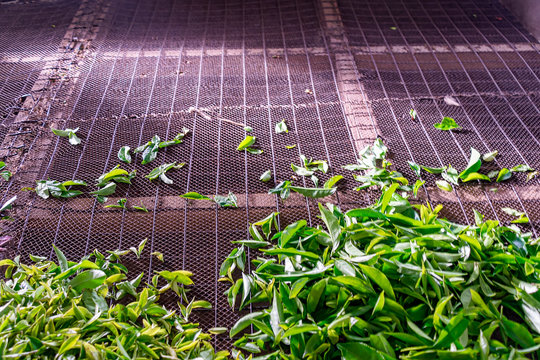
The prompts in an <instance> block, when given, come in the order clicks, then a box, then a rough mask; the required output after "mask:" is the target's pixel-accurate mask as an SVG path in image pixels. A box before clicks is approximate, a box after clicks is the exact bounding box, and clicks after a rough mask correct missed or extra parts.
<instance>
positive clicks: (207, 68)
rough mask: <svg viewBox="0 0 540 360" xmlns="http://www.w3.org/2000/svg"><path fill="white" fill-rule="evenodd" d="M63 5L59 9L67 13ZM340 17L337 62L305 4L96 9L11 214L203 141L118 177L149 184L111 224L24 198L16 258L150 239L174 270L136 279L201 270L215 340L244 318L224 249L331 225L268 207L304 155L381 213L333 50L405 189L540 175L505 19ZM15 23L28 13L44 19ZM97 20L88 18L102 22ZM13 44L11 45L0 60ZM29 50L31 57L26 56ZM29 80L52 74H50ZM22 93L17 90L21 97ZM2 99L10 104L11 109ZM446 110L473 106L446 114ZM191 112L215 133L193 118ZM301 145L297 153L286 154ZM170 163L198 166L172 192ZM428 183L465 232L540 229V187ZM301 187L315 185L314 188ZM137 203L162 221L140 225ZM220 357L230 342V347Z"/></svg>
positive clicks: (395, 3) (83, 208)
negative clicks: (359, 158)
mask: <svg viewBox="0 0 540 360" xmlns="http://www.w3.org/2000/svg"><path fill="white" fill-rule="evenodd" d="M40 4H41V3H40ZM44 4H48V2H44V3H43V5H42V6H44V7H45V5H44ZM51 4H52V5H47V6H51V7H52V6H64V5H66V4H64V3H63V2H61V1H59V2H52V3H51ZM85 4H86V5H85ZM338 4H339V10H340V13H341V18H342V20H343V25H344V29H345V35H346V37H347V38H348V44H349V45H350V47H347V48H346V49H345V48H342V49H335V46H334V47H333V45H332V44H331V42H330V41H329V39H331V36H330V35H329V33H328V29H327V28H326V25H325V21H324V19H323V17H324V15H323V14H322V13H321V7H320V4H319V3H318V2H315V1H310V0H296V1H286V0H277V1H258V0H246V1H239V0H227V1H225V0H222V1H214V0H206V1H195V0H193V1H169V0H159V1H148V0H138V1H131V0H121V1H114V2H113V1H111V2H108V1H102V2H101V3H100V4H98V5H96V6H98V8H97V10H96V9H95V10H94V11H98V10H99V11H102V12H103V13H102V14H101V13H99V14H98V16H94V18H93V19H94V20H91V21H90V20H89V21H90V22H91V23H92V24H93V23H94V22H95V23H96V24H98V23H99V26H98V25H95V26H94V25H92V26H89V27H88V26H87V28H91V29H93V30H92V32H91V33H92V34H94V35H95V37H94V38H93V40H92V41H91V45H90V46H89V47H88V48H87V49H86V50H85V52H84V54H83V55H81V60H80V61H78V62H77V66H73V67H70V68H69V69H68V70H66V71H68V73H69V74H70V76H72V80H71V81H69V82H66V83H63V84H62V86H58V87H57V88H55V92H54V94H52V96H51V101H49V102H48V103H47V107H45V110H44V111H43V113H39V114H33V115H30V116H29V119H36V118H37V119H38V120H39V121H43V124H41V125H40V126H39V127H37V128H34V130H32V131H33V135H34V137H32V138H31V144H30V146H29V147H28V150H27V151H26V152H25V155H24V156H23V157H22V159H23V160H21V162H22V163H21V165H20V166H19V170H18V171H17V174H16V176H15V177H14V178H13V180H12V181H11V182H10V183H9V188H8V191H4V193H5V194H4V198H8V197H7V196H8V195H12V194H14V193H16V192H17V191H18V189H20V188H21V187H23V186H31V184H33V182H34V180H38V179H46V178H51V179H56V180H67V179H84V180H86V181H88V182H89V183H92V184H93V180H94V179H97V178H98V177H99V176H100V175H101V174H102V173H104V172H106V171H108V170H110V169H111V168H112V167H114V166H115V165H116V164H118V159H117V157H116V154H117V151H118V149H119V148H120V147H121V146H123V145H129V146H131V147H132V148H135V147H136V146H138V145H140V144H143V143H145V142H146V141H148V140H149V139H150V138H151V137H152V136H153V135H155V134H158V135H159V136H160V137H161V138H162V139H171V138H172V137H174V135H176V134H177V133H178V132H179V131H180V130H181V129H182V127H187V128H189V129H190V130H191V131H192V133H191V134H190V135H189V136H188V137H187V138H186V139H185V141H184V143H183V144H180V145H176V146H173V147H169V148H167V149H163V150H161V151H160V152H159V155H158V157H157V159H156V160H154V162H152V163H151V164H149V165H141V164H140V158H139V157H135V159H134V161H133V162H132V164H129V165H128V164H122V167H123V168H125V169H126V170H136V171H137V174H138V176H137V177H136V178H135V179H134V180H133V184H131V185H127V184H121V185H119V186H118V188H117V191H116V193H115V194H114V197H110V198H109V200H108V203H115V202H116V200H118V199H119V198H127V203H128V209H125V210H124V209H106V208H104V207H103V205H101V204H99V203H97V202H96V200H95V199H94V198H93V197H91V196H89V195H82V196H79V197H77V198H75V199H70V200H68V201H64V200H57V199H48V200H43V199H41V198H39V197H36V196H35V195H34V194H31V193H28V194H27V195H26V197H23V196H22V195H20V196H21V199H22V201H26V203H25V204H24V205H19V206H18V213H17V214H18V217H16V219H15V222H13V223H12V224H10V225H9V226H7V227H6V228H5V229H4V231H6V232H8V233H9V234H10V236H12V238H13V241H12V244H11V250H12V252H13V253H19V254H21V255H23V256H27V255H28V254H30V253H32V254H39V255H49V256H52V253H51V250H52V245H53V244H55V245H56V246H58V247H60V248H61V249H62V250H63V251H65V253H66V255H68V257H71V258H77V257H80V256H83V255H85V254H88V253H89V252H90V251H92V250H93V249H96V248H97V249H100V250H106V249H111V248H128V247H130V246H135V245H137V244H138V243H139V242H140V241H141V240H142V239H143V238H146V237H147V238H148V239H149V241H148V245H147V247H148V248H150V249H151V251H160V252H162V253H163V254H164V255H165V262H164V263H161V262H159V261H156V259H152V258H151V257H150V256H149V255H148V254H149V253H150V251H147V252H145V253H146V255H145V256H143V257H142V258H141V259H140V260H135V259H130V260H128V266H129V268H130V269H131V270H132V271H133V273H136V272H140V271H144V272H145V273H146V274H148V276H151V274H152V273H153V271H154V270H161V269H178V268H185V269H189V270H191V271H193V272H194V274H195V275H194V280H195V283H196V285H195V286H194V288H193V291H192V294H193V295H194V296H196V297H197V298H201V299H207V300H210V301H212V302H214V303H215V308H214V309H213V310H211V311H204V312H200V313H197V314H196V317H197V320H200V321H201V322H202V323H203V325H204V326H205V327H212V326H216V325H217V326H230V325H231V324H232V323H233V321H234V320H235V319H236V318H237V317H238V316H239V314H237V313H233V312H232V311H231V310H230V309H229V307H228V306H227V304H226V303H225V302H226V299H225V298H224V296H222V293H223V291H224V290H225V288H226V286H225V285H223V284H219V283H217V282H216V280H217V277H218V269H219V265H220V264H221V262H222V260H223V259H224V257H225V256H226V255H227V254H228V253H229V252H230V250H231V249H232V244H231V243H230V241H231V240H239V239H242V238H246V237H247V236H248V234H247V228H248V224H249V223H251V222H254V221H256V220H260V219H262V218H264V217H265V216H267V215H268V214H269V213H270V212H272V211H279V212H280V216H279V221H280V223H281V224H284V225H285V224H288V223H290V222H292V221H295V220H297V219H299V218H305V219H308V221H309V223H310V224H312V225H314V224H318V223H320V220H319V219H318V218H317V217H316V214H317V213H318V210H317V202H316V201H314V200H306V199H304V198H303V197H301V196H297V194H293V195H292V196H291V198H290V199H289V200H288V201H287V202H285V203H283V202H279V201H277V198H276V197H275V196H273V195H268V194H267V192H268V189H269V188H271V187H273V186H274V184H277V183H278V182H279V181H282V180H287V179H290V177H291V174H292V172H291V167H290V164H291V163H296V164H298V163H299V155H300V154H305V155H307V156H310V157H313V158H315V159H322V160H327V161H328V162H329V165H330V166H331V169H332V174H327V175H325V176H321V180H320V181H321V183H323V182H324V181H325V180H326V179H327V178H328V177H329V176H331V175H334V174H344V175H345V176H346V178H345V180H344V181H343V183H342V184H340V191H339V192H338V194H337V195H335V196H333V197H331V198H330V199H329V201H331V202H334V203H337V204H339V205H340V206H342V208H344V209H348V208H352V207H358V206H362V205H366V204H368V203H370V202H372V201H374V199H376V197H377V193H376V192H361V193H359V192H355V191H353V190H352V189H353V188H354V186H355V184H354V180H353V179H352V177H351V175H350V173H348V172H346V171H343V169H342V168H341V166H342V165H345V164H349V163H353V162H354V161H355V157H356V155H355V154H356V150H357V149H355V147H354V145H353V144H355V142H353V141H352V140H353V139H352V135H351V134H352V132H351V131H350V130H351V129H350V126H349V125H348V122H350V119H348V118H347V116H346V115H345V113H344V100H343V99H344V96H343V94H342V89H343V87H341V84H340V83H339V82H340V81H341V80H340V79H341V78H340V73H339V72H340V71H341V70H340V68H339V67H338V66H337V61H336V56H335V55H336V53H335V52H338V51H339V52H340V54H341V52H344V53H347V52H349V53H351V54H352V55H353V60H354V61H353V66H355V68H354V69H353V70H354V72H355V73H356V74H358V79H354V82H355V83H356V82H358V85H359V86H361V87H362V88H363V89H364V90H363V91H365V95H366V97H367V101H366V99H358V100H357V101H358V103H359V104H360V103H362V104H366V106H367V108H369V109H367V108H366V109H367V110H366V111H369V112H371V113H373V115H374V119H375V121H376V122H377V125H378V126H379V128H380V132H381V135H382V136H383V137H384V139H385V140H386V142H387V144H388V146H389V148H390V149H391V150H392V157H393V161H394V162H395V164H396V166H397V168H398V169H399V170H401V171H403V172H405V173H406V174H407V175H408V177H409V178H411V179H412V178H413V174H412V173H411V172H410V171H409V170H408V166H407V165H406V161H407V160H415V161H417V162H418V163H421V164H426V165H434V166H435V165H441V164H445V165H446V164H448V163H451V164H452V165H453V166H454V167H457V168H462V167H464V166H465V165H466V162H467V157H468V152H469V148H470V147H471V146H473V147H475V148H477V149H478V150H480V151H482V152H486V151H488V150H493V149H497V150H499V152H500V153H501V156H500V159H499V160H498V161H499V164H498V165H499V166H513V165H516V164H517V163H527V164H529V165H530V166H531V167H538V166H540V164H539V160H538V159H539V156H538V155H539V147H538V135H539V128H538V125H536V122H535V119H537V118H538V108H537V106H538V105H539V104H538V89H539V87H538V84H539V81H538V76H540V69H539V67H538V64H539V57H538V50H537V48H536V43H533V41H532V39H531V38H530V37H529V36H528V35H527V34H526V33H525V32H524V31H523V30H522V29H521V28H520V27H519V25H518V24H516V23H515V22H514V21H513V20H512V19H511V18H509V16H508V14H507V13H506V12H504V10H503V9H501V8H500V7H499V6H497V5H495V4H493V5H492V4H489V3H488V4H486V3H485V2H481V1H457V0H456V1H450V2H445V3H444V4H439V3H438V2H436V1H430V2H428V3H426V2H420V0H410V1H409V0H407V1H405V0H403V1H400V0H392V1H390V0H388V1H384V2H381V1H375V0H373V1H367V0H364V1H353V0H342V1H341V0H340V1H339V2H338ZM79 5H80V6H82V7H84V6H87V2H84V1H83V2H82V3H81V4H72V5H70V8H71V7H72V6H73V8H74V10H73V12H72V13H71V15H69V14H66V13H65V12H62V19H66V20H65V23H66V24H68V23H69V22H70V21H71V17H73V13H74V11H75V10H77V8H78V6H79ZM443 5H444V7H443ZM17 6H20V7H21V10H20V11H21V14H24V13H23V12H22V11H26V12H38V11H40V10H38V9H40V8H39V7H38V8H30V7H28V5H22V4H21V5H17ZM88 6H90V5H88ZM1 9H2V7H0V10H1ZM56 9H57V10H58V8H56ZM91 9H92V8H91V7H90V10H88V11H83V12H82V13H83V15H82V17H83V18H84V16H85V14H86V15H88V16H90V15H92V14H93V12H92V11H91ZM94 15H95V14H94ZM6 17H7V15H6V14H4V13H2V14H0V19H3V20H2V24H4V22H8V21H11V20H9V19H7V18H6ZM4 18H5V19H4ZM498 18H501V19H502V20H498ZM81 19H82V18H81ZM457 19H459V21H458V20H457ZM73 21H74V22H78V21H81V22H83V21H84V20H78V19H77V18H74V20H73ZM55 22H56V27H55V28H54V29H59V24H60V21H55ZM9 23H10V24H11V22H9ZM43 23H45V22H43ZM441 23H442V24H444V26H443V27H440V24H441ZM40 26H43V27H45V25H44V24H41V25H40ZM66 26H67V25H66ZM36 29H39V27H36V28H35V29H33V30H35V31H38V30H36ZM47 30H50V29H49V28H48V27H47ZM25 31H30V30H28V29H26V30H25ZM40 31H43V32H44V31H45V29H42V30H40ZM39 34H41V33H39ZM21 36H22V35H21ZM25 36H27V37H30V35H29V34H26V35H25ZM35 36H36V37H38V39H39V36H42V35H35ZM59 39H60V38H59ZM6 41H7V40H5V39H4V38H2V39H0V48H2V46H7V45H5V42H6ZM36 41H37V40H36ZM55 46H56V47H58V44H56V45H55ZM56 47H52V49H53V50H55V49H56ZM28 48H29V47H27V46H24V47H23V48H22V49H24V50H25V53H26V52H27V49H28ZM53 50H51V51H53ZM40 51H43V50H40ZM64 55H65V54H64ZM67 55H69V56H72V57H76V56H78V55H76V54H71V53H69V54H67ZM43 56H45V55H43ZM66 61H67V60H66ZM0 66H3V63H0ZM6 66H8V65H6ZM9 66H11V65H9ZM35 66H36V69H39V70H40V71H41V70H42V67H43V65H39V64H37V65H35ZM39 66H41V67H39ZM0 76H3V75H0ZM0 80H2V79H0ZM3 81H4V82H5V83H6V84H7V83H10V84H11V83H12V82H14V81H13V79H11V78H5V79H4V80H3ZM29 86H31V84H30V85H29ZM306 90H307V91H306ZM23 92H24V91H23V90H18V91H17V94H16V96H17V95H19V94H22V93H23ZM4 94H7V93H6V92H4V91H3V90H0V96H4ZM446 95H452V96H454V97H455V98H456V99H458V101H459V102H460V104H461V106H459V107H455V106H450V105H447V104H446V103H445V102H444V101H443V98H444V96H446ZM6 96H7V97H9V96H11V95H9V96H8V95H6ZM0 99H3V98H2V97H0ZM193 106H194V107H196V108H199V109H201V110H202V111H204V112H206V113H207V114H209V115H211V116H212V118H213V120H206V119H205V118H203V117H201V116H197V115H195V114H194V113H190V112H189V111H188V109H189V108H190V107H193ZM411 108H415V109H416V110H417V112H418V114H419V121H418V122H416V123H413V122H411V121H410V120H409V119H408V113H409V110H410V109H411ZM443 115H444V116H451V117H454V118H455V119H457V121H458V122H459V123H460V124H461V125H462V126H463V127H464V128H465V129H466V130H463V131H461V132H459V133H456V134H449V133H441V132H438V131H437V130H435V129H434V128H433V127H432V126H431V124H432V123H433V122H435V121H437V122H438V121H439V120H440V119H441V117H442V116H443ZM220 118H223V119H228V120H232V121H235V122H237V123H240V124H245V125H247V126H251V127H252V128H253V129H254V133H253V135H255V136H257V145H258V146H259V147H260V148H262V149H264V153H263V154H262V155H251V154H247V153H243V152H238V151H236V147H237V145H238V144H239V143H240V141H241V140H242V139H243V138H244V136H245V133H244V130H243V129H242V127H241V126H236V125H231V124H230V123H228V122H225V121H221V120H219V119H220ZM282 119H286V121H287V124H288V127H289V130H290V131H289V133H288V134H275V133H274V126H275V124H276V123H277V122H279V121H281V120H282ZM50 125H55V126H56V127H60V128H63V127H69V128H75V127H79V128H80V130H79V132H78V134H80V137H81V138H82V139H83V142H82V144H81V145H79V146H71V145H69V144H68V143H67V141H66V139H62V138H57V137H55V136H53V135H52V134H51V132H50V130H49V129H48V126H50ZM13 138H14V139H19V137H18V135H17V136H13ZM23 140H24V139H22V140H20V139H19V140H17V141H15V142H14V144H17V143H18V142H24V141H23ZM356 140H357V139H355V141H356ZM292 144H297V147H296V148H294V149H287V148H286V145H292ZM12 152H15V150H12ZM173 161H178V162H185V163H186V164H187V165H186V166H185V167H184V168H182V169H179V170H175V171H171V172H170V173H168V176H169V177H170V178H171V179H172V180H173V181H174V184H173V185H165V184H163V183H159V182H157V181H155V182H150V181H148V180H147V179H145V178H144V175H146V174H147V173H148V172H150V170H151V169H152V168H154V167H155V166H158V165H160V164H162V163H168V162H173ZM266 170H271V171H272V174H273V179H272V181H271V182H270V183H263V182H261V181H260V180H259V176H260V175H261V174H262V173H263V172H264V171H266ZM427 180H428V186H427V189H428V190H429V192H428V196H429V197H430V199H431V200H433V201H435V202H441V203H443V204H444V205H445V209H446V214H447V215H448V216H451V217H452V218H453V219H455V220H458V221H462V222H471V220H472V219H473V214H472V209H473V208H474V209H477V210H479V211H481V212H483V213H485V214H486V215H487V216H488V217H491V218H498V219H501V220H504V221H507V220H509V219H508V217H507V215H505V214H502V213H501V212H500V210H499V209H500V208H501V207H502V206H508V207H514V208H516V209H525V210H526V211H527V212H528V215H529V217H531V219H533V220H536V221H537V220H538V217H539V215H538V214H539V211H538V206H539V204H538V199H537V196H535V195H534V187H535V186H537V185H538V182H537V181H536V180H535V181H533V182H529V183H526V182H525V181H524V179H523V176H522V175H518V176H516V177H515V179H514V180H511V181H510V182H508V183H506V184H503V185H500V186H499V188H500V189H499V191H498V192H497V193H493V192H491V191H489V186H479V185H478V184H471V185H466V186H460V187H459V189H457V190H456V191H455V192H453V193H449V194H440V193H439V192H436V191H431V189H432V188H433V185H434V181H435V177H427ZM298 184H305V185H306V186H311V183H310V180H308V179H306V180H303V179H300V180H299V181H298ZM531 184H532V185H531ZM92 189H94V187H92ZM187 191H197V192H199V193H202V194H207V195H213V194H222V195H223V194H226V193H228V192H229V191H232V192H234V193H235V194H236V195H237V196H238V200H239V207H238V208H236V209H221V208H219V209H216V208H215V207H214V206H213V205H211V204H210V203H206V202H195V201H186V200H184V199H182V198H180V197H178V195H179V194H182V193H184V192H187ZM325 200H327V199H325ZM140 204H144V205H145V206H146V207H147V208H148V209H149V210H150V211H149V212H148V213H143V212H136V211H133V210H132V209H131V206H132V205H140ZM532 230H533V231H536V230H535V229H534V228H532ZM165 301H167V299H165ZM173 305H174V304H173V303H171V306H173ZM218 345H219V346H220V347H221V346H229V345H230V342H229V340H227V339H226V338H225V337H219V340H218Z"/></svg>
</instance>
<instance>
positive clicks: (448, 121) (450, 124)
mask: <svg viewBox="0 0 540 360" xmlns="http://www.w3.org/2000/svg"><path fill="white" fill-rule="evenodd" d="M433 127H434V128H435V129H439V130H443V131H447V130H452V129H461V126H459V125H458V124H457V123H456V121H455V120H454V119H452V118H451V117H446V116H445V117H444V118H443V119H442V121H441V122H440V123H437V124H433Z"/></svg>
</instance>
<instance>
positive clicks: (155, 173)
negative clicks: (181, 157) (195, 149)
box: [145, 161, 186, 185]
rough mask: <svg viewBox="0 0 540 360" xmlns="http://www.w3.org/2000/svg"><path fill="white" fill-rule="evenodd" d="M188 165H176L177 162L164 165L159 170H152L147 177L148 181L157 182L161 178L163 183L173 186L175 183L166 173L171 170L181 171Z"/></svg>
mask: <svg viewBox="0 0 540 360" xmlns="http://www.w3.org/2000/svg"><path fill="white" fill-rule="evenodd" d="M185 165H186V163H180V164H178V165H177V164H176V161H175V162H172V163H169V164H163V165H159V166H158V167H157V168H155V169H154V170H152V171H151V172H150V173H149V174H148V175H146V176H145V178H147V179H150V180H155V179H157V178H158V177H159V179H160V180H161V181H163V182H164V183H165V184H169V185H170V184H172V183H173V181H172V180H171V179H169V178H168V177H167V176H166V175H165V173H166V172H167V171H169V170H171V169H180V168H182V167H184V166H185Z"/></svg>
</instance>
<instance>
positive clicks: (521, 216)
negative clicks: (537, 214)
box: [501, 207, 529, 224]
mask: <svg viewBox="0 0 540 360" xmlns="http://www.w3.org/2000/svg"><path fill="white" fill-rule="evenodd" d="M501 211H503V212H504V213H506V214H508V215H510V216H515V217H517V219H515V220H512V221H511V223H513V224H525V223H528V222H529V218H527V215H526V214H525V213H524V212H521V211H518V210H516V209H512V208H508V207H504V208H501Z"/></svg>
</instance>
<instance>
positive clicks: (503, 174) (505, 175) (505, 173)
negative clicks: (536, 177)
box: [496, 168, 512, 182]
mask: <svg viewBox="0 0 540 360" xmlns="http://www.w3.org/2000/svg"><path fill="white" fill-rule="evenodd" d="M511 177H512V172H510V170H508V169H507V168H502V169H501V170H499V174H498V175H497V180H496V181H497V182H502V181H505V180H508V179H510V178H511Z"/></svg>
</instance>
